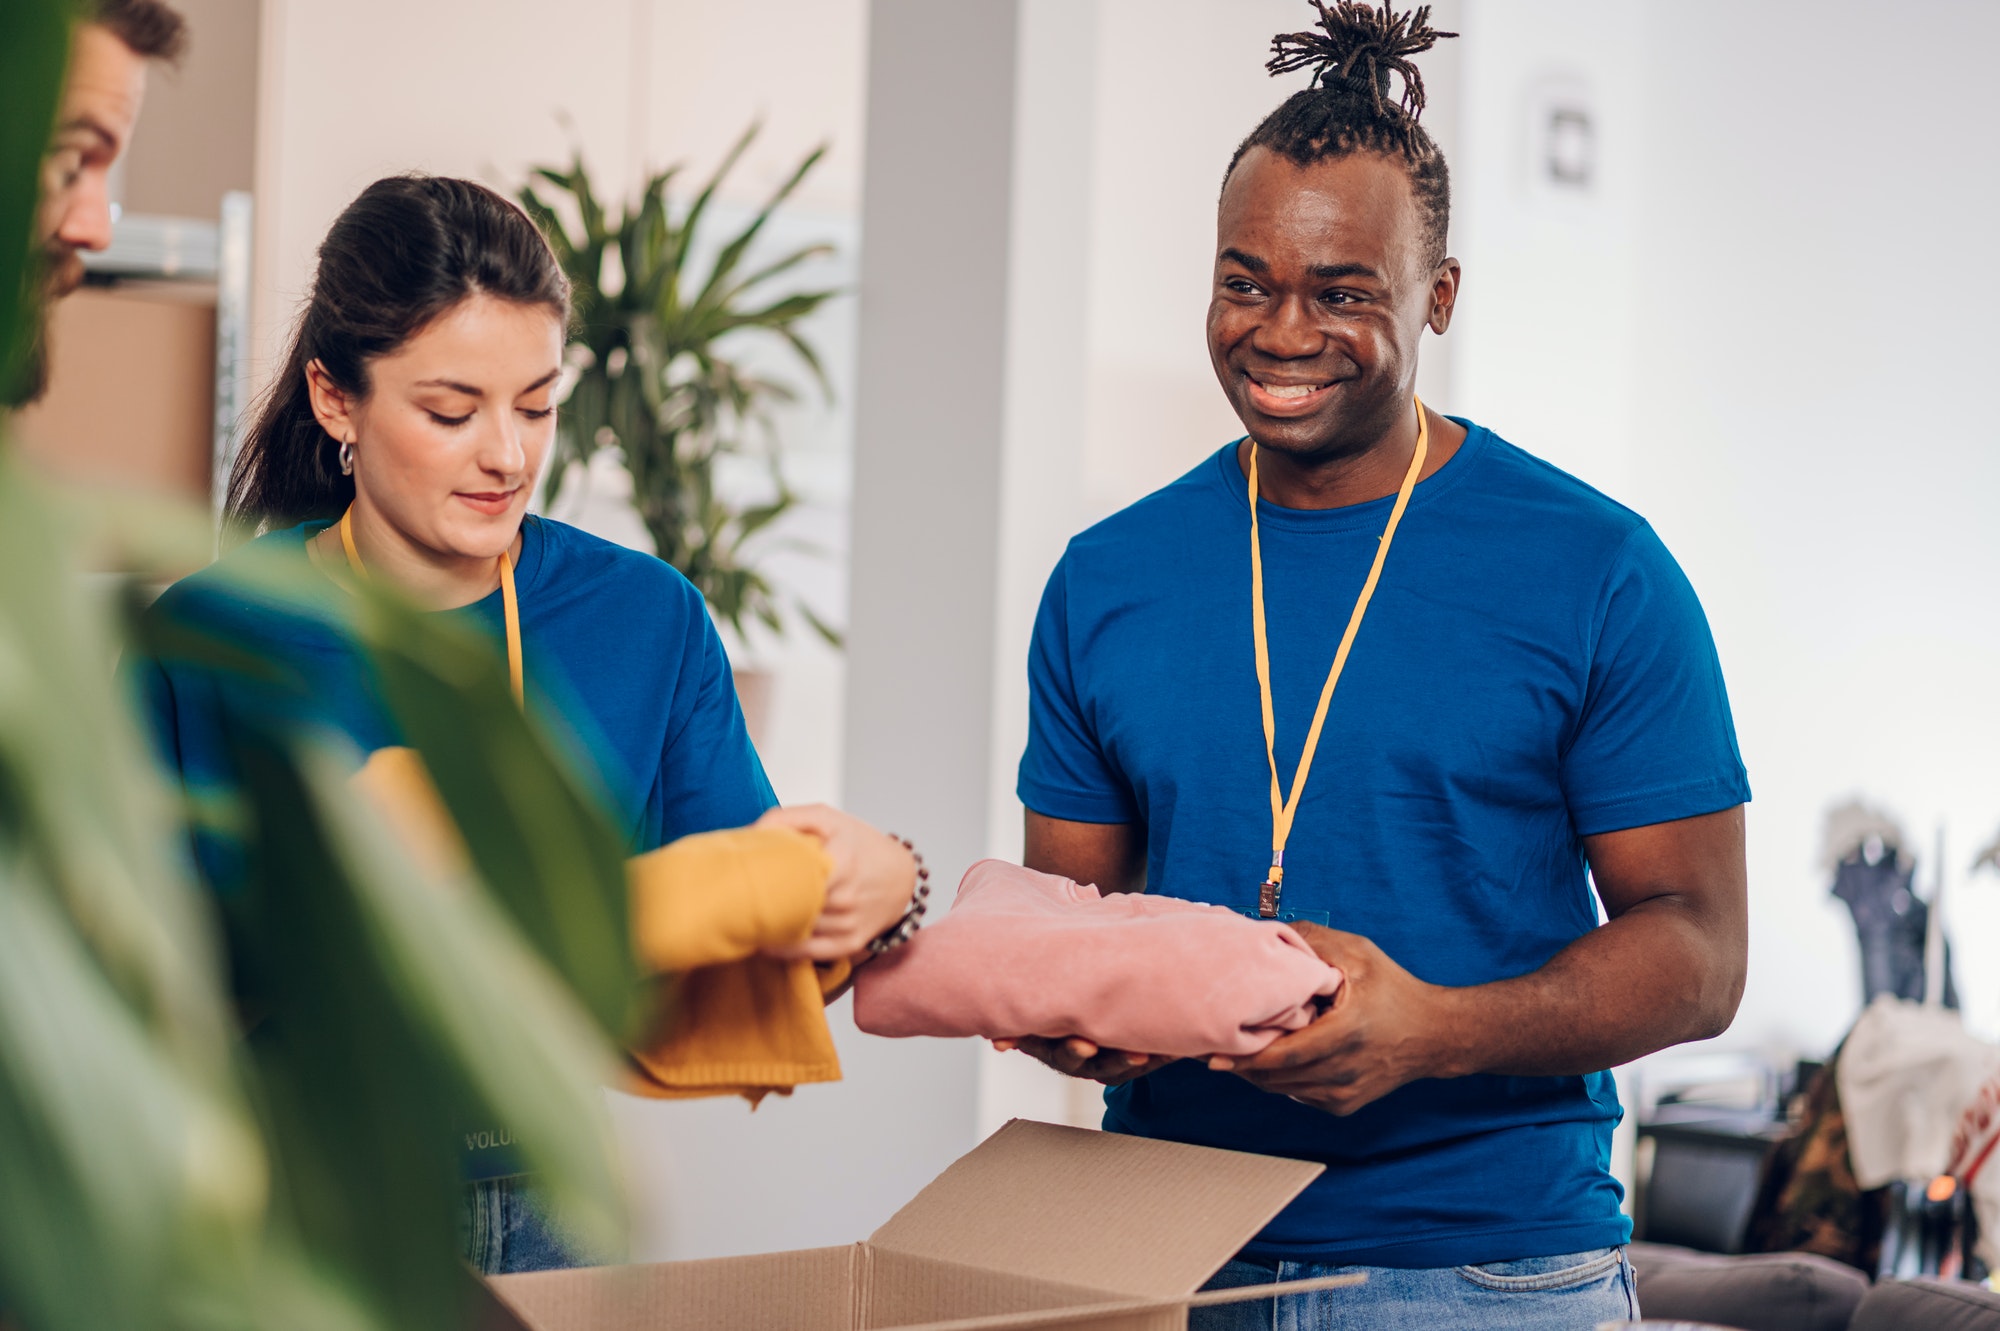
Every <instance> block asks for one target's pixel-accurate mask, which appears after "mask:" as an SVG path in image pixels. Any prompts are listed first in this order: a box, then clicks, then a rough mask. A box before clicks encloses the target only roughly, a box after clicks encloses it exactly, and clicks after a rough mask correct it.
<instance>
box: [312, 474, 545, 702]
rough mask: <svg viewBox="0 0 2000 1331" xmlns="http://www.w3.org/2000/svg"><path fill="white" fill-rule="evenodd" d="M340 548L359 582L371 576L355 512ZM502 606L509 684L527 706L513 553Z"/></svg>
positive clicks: (503, 561) (503, 556)
mask: <svg viewBox="0 0 2000 1331" xmlns="http://www.w3.org/2000/svg"><path fill="white" fill-rule="evenodd" d="M340 548H341V549H343V550H345V551H347V567H348V568H350V569H352V570H353V571H354V576H355V577H357V578H366V577H367V576H368V566H367V565H366V564H363V563H362V562H361V551H360V550H358V549H356V548H355V545H354V509H353V508H352V507H350V508H349V509H348V510H347V511H346V512H345V513H342V514H341V515H340ZM500 604H501V606H502V607H503V608H504V609H505V612H506V620H507V682H508V683H509V684H511V685H513V688H514V701H515V702H516V703H518V704H520V705H521V706H523V707H525V706H527V673H526V671H524V670H523V669H522V667H521V601H520V598H519V597H518V596H516V595H515V593H514V552H513V551H512V550H503V551H501V552H500Z"/></svg>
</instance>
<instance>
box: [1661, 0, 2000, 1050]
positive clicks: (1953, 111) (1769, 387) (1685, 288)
mask: <svg viewBox="0 0 2000 1331" xmlns="http://www.w3.org/2000/svg"><path fill="white" fill-rule="evenodd" d="M1882 13H1883V11H1882V10H1881V8H1880V7H1879V6H1875V5H1870V4H1864V3H1861V0H1816V2H1815V3H1802V2H1799V0H1787V2H1784V3H1779V2H1778V0H1771V2H1770V3H1765V4H1760V5H1754V6H1746V5H1738V4H1726V3H1718V2H1716V0H1701V2H1700V3H1681V4H1667V3H1664V2H1663V0H1655V2H1654V3H1649V4H1648V5H1647V6H1646V7H1645V11H1644V18H1643V29H1642V36H1641V42H1642V44H1643V47H1644V50H1645V53H1646V56H1645V59H1646V65H1645V79H1644V101H1645V106H1646V125H1645V136H1646V144H1645V170H1644V172H1643V176H1642V180H1643V185H1642V192H1641V197H1640V205H1639V214H1640V219H1641V221H1640V251H1641V255H1642V263H1641V266H1640V270H1639V274H1638V303H1639V304H1638V307H1639V311H1640V318H1639V323H1638V338H1637V340H1636V343H1635V350H1636V355H1637V363H1638V366H1639V379H1638V395H1637V399H1636V401H1635V404H1634V405H1635V407H1636V408H1637V412H1638V418H1639V430H1638V434H1637V437H1636V443H1637V450H1636V471H1637V477H1638V487H1637V490H1636V494H1637V495H1638V497H1639V499H1640V506H1641V507H1642V508H1643V510H1644V511H1645V512H1646V513H1647V514H1648V516H1649V517H1651V518H1652V519H1653V521H1654V523H1655V525H1656V526H1658V528H1659V529H1660V532H1661V534H1662V535H1663V536H1664V537H1665V538H1666V540H1667V542H1668V544H1669V546H1670V547H1671V548H1673V549H1674V550H1675V551H1676V552H1677V553H1678V554H1679V555H1680V557H1681V560H1682V562H1683V563H1684V564H1685V565H1686V567H1687V570H1688V573H1689V575H1690V576H1691V577H1692V578H1693V579H1694V581H1695V585H1696V586H1697V587H1699V588H1700V589H1701V592H1702V596H1703V600H1704V603H1705V604H1706V605H1707V607H1708V612H1709V616H1710V619H1711V621H1712V622H1713V624H1714V627H1715V633H1716V639H1717V642H1718V644H1719V645H1720V647H1721V650H1722V657H1723V664H1724V667H1725V669H1726V670H1727V672H1728V678H1729V683H1730V689H1731V694H1732V700H1733V702H1734V704H1735V707H1736V715H1737V721H1738V726H1739V728H1740V730H1741V734H1742V741H1743V749H1744V755H1745V758H1746V761H1747V762H1748V763H1749V766H1750V780H1751V784H1752V787H1753V788H1754V790H1755V792H1756V797H1757V798H1756V803H1755V804H1754V805H1753V806H1752V813H1751V819H1750V836H1751V850H1750V854H1751V877H1752V883H1753V892H1752V902H1753V913H1752V927H1753V930H1754V934H1753V937H1754V953H1753V965H1752V969H1751V977H1750V990H1749V993H1748V995H1747V996H1746V998H1745V1001H1744V1008H1743V1013H1742V1015H1741V1017H1739V1018H1738V1021H1737V1031H1736V1033H1735V1034H1736V1036H1737V1037H1738V1038H1740V1039H1743V1040H1746V1041H1762V1040H1773V1041H1789V1042H1795V1043H1797V1044H1798V1045H1800V1046H1802V1047H1804V1048H1807V1049H1812V1050H1824V1049H1827V1048H1829V1047H1830V1046H1831V1044H1832V1042H1833V1041H1834V1040H1836V1039H1838V1038H1839V1036H1840V1034H1841V1032H1842V1030H1843V1029H1844V1028H1845V1026H1846V1024H1847V1022H1848V1021H1849V1020H1850V1019H1851V1017H1852V1016H1853V1014H1854V1011H1855V1006H1856V1004H1857V1003H1858V1001H1859V979H1858V963H1857V962H1856V961H1855V958H1854V946H1853V941H1852V939H1853V935H1852V930H1851V927H1850V925H1849V924H1848V921H1847V916H1846V912H1845V910H1844V908H1842V907H1840V906H1839V905H1838V903H1836V902H1833V901H1831V900H1830V899H1828V898H1827V896H1826V888H1827V882H1826V880H1825V877H1824V875H1822V874H1821V872H1820V871H1819V870H1818V868H1817V867H1816V865H1815V859H1816V855H1817V851H1818V848H1819V842H1818V837H1819V831H1820V828H1819V818H1820V815H1821V813H1822V810H1823V809H1824V807H1825V805H1826V804H1827V803H1828V802H1829V801H1831V800H1833V799H1836V798H1838V797H1840V796H1843V795H1846V794H1848V793H1850V792H1865V793H1867V794H1869V795H1872V796H1874V797H1876V798H1878V799H1880V800H1882V801H1884V802H1886V803H1888V804H1889V805H1891V806H1892V807H1894V808H1895V809H1896V810H1897V811H1899V812H1900V814H1901V815H1902V816H1903V818H1904V819H1905V820H1906V821H1907V822H1908V823H1909V824H1910V826H1911V830H1912V831H1913V832H1914V833H1916V834H1917V835H1918V836H1919V837H1920V838H1921V842H1920V845H1919V846H1918V848H1917V849H1918V852H1919V854H1920V855H1922V854H1924V852H1926V851H1928V849H1929V846H1930V833H1931V830H1932V829H1933V828H1934V827H1935V826H1936V825H1937V823H1938V822H1940V821H1943V822H1945V823H1946V824H1948V825H1949V828H1950V832H1951V848H1950V850H1949V851H1948V856H1949V858H1950V860H1951V862H1952V867H1953V868H1954V869H1955V870H1957V871H1959V873H1960V874H1962V871H1963V869H1964V866H1965V865H1966V864H1967V863H1968V862H1969V861H1970V859H1971V857H1972V852H1973V850H1974V838H1975V837H1979V838H1981V839H1982V844H1983V842H1984V841H1985V840H1990V839H1991V836H1992V833H1993V832H1994V830H1995V828H1996V825H2000V688H1996V681H2000V615H1996V614H1995V607H1996V604H2000V600H1996V596H2000V522H1996V516H2000V514H1996V506H1995V496H1996V495H2000V447H1996V439H1995V435H1996V430H1995V427H1994V424H1993V421H1992V417H1991V415H1990V413H1989V412H1987V411H1986V410H1985V409H1984V406H1983V403H1982V402H1981V400H1980V394H1981V393H1982V392H1983V391H1984V390H1985V388H1986V387H1987V386H1988V385H1990V384H1991V383H1992V379H1993V375H1992V365H1993V361H1994V358H1995V355H1996V353H2000V334H1997V333H1996V331H1995V328H1994V324H1993V321H1992V310H1993V308H1994V306H1995V304H1996V298H2000V274H1996V273H1995V272H1994V270H1993V268H1992V266H1991V265H1990V264H1987V263H1984V262H1983V261H1981V259H1980V257H1979V256H1980V255H1981V254H1983V252H1984V251H1985V249H1986V248H1987V245H1988V240H1989V237H1990V234H1991V229H1992V228H1991V219H1992V218H1993V217H1994V216H1995V215H1996V211H2000V171H1996V170H1995V168H1994V158H1993V154H1992V146H1991V140H1992V135H1993V132H1994V130H1995V129H1996V128H2000V86H1996V84H1995V83H1994V81H1993V78H1992V72H1991V68H1990V61H1989V59H1988V53H1990V52H1991V51H1992V50H1994V49H1995V48H1996V45H2000V9H1996V8H1995V7H1993V6H1991V5H1987V4H1979V3H1971V2H1970V0H1922V2H1921V3H1908V4H1905V5H1901V6H1899V7H1898V8H1897V11H1896V15H1897V24H1898V27H1899V28H1900V29H1901V30H1903V31H1906V32H1910V33H1921V34H1923V36H1922V44H1923V55H1922V58H1921V60H1920V61H1917V62H1915V63H1911V62H1905V61H1902V60H1897V59H1888V58H1885V48H1884V46H1883V43H1882V37H1883V34H1882V32H1881V30H1880V29H1879V27H1878V26H1877V25H1878V23H1879V20H1880V17H1881V15H1882ZM1725 27H1726V29H1727V30H1728V32H1729V37H1728V40H1726V41H1717V40H1715V33H1716V32H1717V31H1719V30H1722V29H1724V28H1725ZM1866 71H1879V73H1870V72H1866ZM1958 881H1959V882H1961V883H1962V881H1963V880H1962V877H1961V878H1960V879H1959V880H1958ZM1958 905H1959V906H1960V907H1961V909H1959V911H1958V919H1957V926H1956V932H1957V935H1958V943H1959V945H1960V947H1961V949H1962V950H1961V953H1960V957H1961V977H1962V980H1963V984H1964V989H1965V991H1966V995H1967V1004H1968V1008H1969V1009H1970V1015H1971V1017H1972V1018H1973V1019H1974V1020H1975V1021H1977V1022H1979V1023H1980V1024H1981V1025H1982V1026H1983V1028H1984V1029H1985V1030H1987V1031H1988V1032H1989V1033H1991V1034H1996V1035H2000V879H1996V878H1994V877H1992V876H1991V875H1988V876H1985V877H1984V878H1982V879H1979V880H1975V881H1974V883H1973V884H1971V885H1968V886H1966V889H1965V891H1964V893H1963V894H1961V895H1960V897H1959V899H1958ZM1947 913H1948V914H1950V913H1951V911H1950V909H1949V908H1948V911H1947Z"/></svg>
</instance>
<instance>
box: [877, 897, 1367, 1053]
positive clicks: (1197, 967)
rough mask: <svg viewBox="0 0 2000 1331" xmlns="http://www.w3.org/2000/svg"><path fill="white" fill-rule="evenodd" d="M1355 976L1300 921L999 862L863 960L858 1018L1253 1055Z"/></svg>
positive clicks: (908, 1030) (1137, 1047)
mask: <svg viewBox="0 0 2000 1331" xmlns="http://www.w3.org/2000/svg"><path fill="white" fill-rule="evenodd" d="M1340 980H1341V975H1340V972H1339V971H1337V970H1335V969H1334V968H1333V967H1331V966H1329V965H1327V964H1326V963H1325V962H1323V961H1321V960H1320V959H1319V958H1318V956H1316V955H1315V954H1314V953H1313V950H1312V949H1311V948H1310V947H1308V946H1307V945H1306V942H1305V940H1304V939H1302V938H1300V937H1299V936H1298V934H1297V933H1295V932H1293V931H1292V929H1291V928H1290V927H1289V926H1287V925H1283V924H1277V923H1267V922H1264V921H1260V920H1252V919H1249V918H1247V917H1245V916H1242V915H1238V914H1237V913H1236V912H1234V911H1232V910H1229V909H1227V908H1225V907H1222V906H1205V905H1202V904H1200V903H1199V902H1193V901H1181V900H1178V899H1176V898H1173V897H1151V896H1144V895H1139V894H1134V893H1129V892H1114V893H1113V894H1111V895H1110V896H1108V897H1106V896H1100V895H1098V891H1097V889H1096V888H1094V887H1082V886H1079V885H1077V884H1076V883H1073V882H1071V881H1070V880H1069V879H1067V878H1057V877H1055V876H1054V875H1053V874H1045V873H1036V872H1035V871H1034V870H1032V869H1023V868H1022V867H1020V866H1019V865H1017V864H1006V863H1003V862H1001V861H999V860H985V861H983V862H981V863H979V864H975V865H973V866H972V869H971V870H970V871H969V872H968V873H967V874H966V875H965V881H964V882H962V883H960V884H959V887H958V900H957V901H956V902H954V903H953V905H952V908H951V912H950V913H949V914H947V915H946V916H945V917H944V918H943V919H942V920H939V921H938V922H937V923H936V924H933V925H931V926H930V927H929V928H927V929H925V930H923V931H922V932H921V933H919V934H918V935H917V936H916V937H915V938H913V939H911V940H910V941H909V942H908V943H907V944H905V945H904V946H902V947H900V948H897V949H896V950H895V951H893V952H889V953H887V954H885V955H884V956H882V957H881V958H880V959H878V960H876V961H874V962H871V963H870V964H869V965H866V966H862V967H860V968H858V969H857V970H856V971H855V982H854V1022H855V1024H856V1025H857V1026H859V1027H860V1028H861V1029H862V1030H864V1031H867V1032H869V1033H870V1034H872V1035H893V1036H903V1035H941V1036H965V1035H977V1036H985V1037H986V1038H988V1039H1007V1038H1011V1037H1015V1036H1022V1035H1043V1036H1051V1037H1059V1036H1071V1035H1076V1036H1081V1037H1083V1038H1084V1039H1086V1040H1090V1041H1092V1042H1094V1043H1096V1044H1098V1045H1101V1046H1103V1047H1104V1048H1106V1049H1125V1050H1130V1051H1132V1052H1135V1053H1145V1054H1171V1055H1174V1056H1176V1057H1201V1056H1203V1055H1206V1054H1235V1055H1244V1054H1254V1053H1256V1052H1257V1051H1258V1050H1260V1049H1262V1048H1263V1047H1264V1046H1265V1045H1268V1044H1270V1043H1271V1042H1272V1041H1273V1040H1275V1039H1277V1038H1278V1037H1279V1036H1280V1035H1282V1034H1283V1033H1285V1032H1286V1031H1295V1030H1298V1029H1299V1028H1300V1027H1302V1026H1304V1025H1306V1024H1307V1023H1308V1022H1310V1021H1311V1020H1312V1018H1313V1015H1314V1013H1315V1011H1316V1010H1317V1009H1316V1005H1315V1003H1314V1000H1315V999H1323V998H1329V997H1331V996H1332V995H1333V993H1334V991H1335V990H1337V989H1339V988H1340Z"/></svg>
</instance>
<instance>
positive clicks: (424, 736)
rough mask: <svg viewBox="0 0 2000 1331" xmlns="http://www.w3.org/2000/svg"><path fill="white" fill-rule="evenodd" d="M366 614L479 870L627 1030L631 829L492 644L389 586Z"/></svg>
mask: <svg viewBox="0 0 2000 1331" xmlns="http://www.w3.org/2000/svg"><path fill="white" fill-rule="evenodd" d="M360 628H361V636H362V642H363V644H364V646H365V647H366V648H367V650H368V652H369V655H370V657H371V658H372V659H373V661H374V664H375V667H376V670H377V672H378V674H379V676H380V679H381V682H382V692H383V696H384V698H385V700H386V701H387V702H388V704H389V706H390V709H391V711H392V712H393V713H394V715H395V718H396V722H397V724H398V725H399V726H400V727H401V728H402V729H403V732H404V733H405V734H406V735H407V736H409V738H410V741H411V743H412V744H413V745H414V746H415V747H416V749H417V750H418V751H419V752H420V753H421V754H422V755H423V758H424V763H425V766H426V767H427V768H428V769H429V770H430V773H431V777H432V779H433V780H434V781H436V783H437V787H438V792H439V794H440V795H442V796H443V798H444V801H445V804H446V806H447V807H448V808H449V809H450V810H451V812H452V815H453V817H454V819H455V820H456V821H457V823H458V825H459V830H460V831H461V832H462V833H463V834H464V836H465V840H466V844H467V847H468V849H469V850H470V851H471V854H472V858H473V861H474V863H475V864H476V865H477V867H478V869H479V873H480V876H481V878H482V879H484V881H485V882H486V883H487V885H488V886H490V887H491V888H492V889H493V891H494V893H495V895H496V897H497V898H498V900H499V901H500V902H501V903H502V905H504V906H505V908H506V909H507V911H508V913H509V914H510V915H512V916H513V918H514V920H515V922H516V924H518V925H519V927H520V928H521V931H522V934H523V936H524V937H526V938H528V939H530V940H532V942H533V944H534V946H535V947H536V948H537V949H538V950H539V951H540V952H541V954H542V956H543V958H544V960H546V961H547V962H548V963H549V964H550V965H551V966H553V967H554V968H555V971H556V973H557V974H559V975H560V976H562V977H563V979H564V980H565V981H567V983H568V984H569V985H570V986H571V988H572V989H573V990H574V991H575V992H576V994H577V995H578V996H579V997H580V998H581V999H582V1001H583V1004H584V1006H585V1007H586V1008H587V1009H588V1010H589V1011H590V1012H591V1014H592V1015H593V1016H594V1017H595V1018H596V1019H597V1021H598V1022H599V1023H600V1025H601V1027H602V1029H603V1031H604V1032H605V1033H606V1034H607V1035H608V1036H611V1037H613V1038H618V1037H621V1036H623V1035H624V1034H625V1033H626V1031H627V1028H628V1027H629V1026H630V1025H631V1023H632V1021H633V1019H634V1017H635V1016H636V1014H635V1012H634V1010H633V1004H634V1002H635V999H636V996H637V993H638V990H637V987H636V986H637V983H638V975H637V972H636V970H635V969H634V966H633V962H632V946H631V939H630V933H629V925H628V921H629V911H630V907H629V904H628V899H627V887H626V881H625V856H624V850H623V845H622V838H620V837H619V835H618V834H617V832H616V831H615V830H614V829H613V828H612V826H611V823H610V820H609V819H608V818H607V817H606V816H605V815H604V813H603V811H602V809H601V807H600V806H599V805H598V803H597V802H595V801H594V800H592V799H591V798H589V797H587V796H585V795H584V794H583V793H582V791H581V790H580V789H579V788H578V786H577V784H576V782H575V781H574V780H572V779H571V778H570V777H569V776H568V775H567V774H566V773H565V772H564V771H563V770H562V769H561V768H560V767H558V766H557V765H556V763H555V762H554V761H553V760H552V758H551V757H550V748H549V746H548V745H547V744H546V743H544V742H543V741H542V740H541V739H540V738H539V737H538V736H537V735H536V734H535V732H534V729H533V727H532V726H531V724H530V721H529V719H528V718H527V717H525V716H524V715H522V713H521V712H520V710H519V709H518V708H517V707H515V706H514V704H513V697H512V694H511V692H510V691H509V689H508V685H507V681H506V678H505V676H504V674H503V673H502V671H501V670H500V668H499V667H500V663H499V660H498V658H497V656H496V655H495V653H494V651H493V648H492V646H491V644H489V643H488V642H486V641H484V640H483V639H479V638H476V637H474V636H473V635H471V634H469V633H466V634H460V633H451V632H447V631H446V626H444V625H441V624H436V623H434V622H432V619H431V617H429V616H426V615H424V614H423V612H421V611H419V610H416V609H415V608H413V607H411V606H409V605H408V604H407V603H404V602H401V601H399V600H395V599H392V598H390V597H387V596H384V595H379V594H378V595H373V596H370V597H369V598H368V600H367V602H366V603H365V608H364V610H363V613H362V616H361V622H360Z"/></svg>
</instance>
